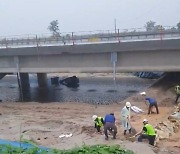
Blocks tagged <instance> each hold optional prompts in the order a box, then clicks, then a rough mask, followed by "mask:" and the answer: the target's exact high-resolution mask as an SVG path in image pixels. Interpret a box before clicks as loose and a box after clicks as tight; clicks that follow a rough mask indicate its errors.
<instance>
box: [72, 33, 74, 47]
mask: <svg viewBox="0 0 180 154" xmlns="http://www.w3.org/2000/svg"><path fill="white" fill-rule="evenodd" d="M72 43H73V45H74V33H73V32H72Z"/></svg>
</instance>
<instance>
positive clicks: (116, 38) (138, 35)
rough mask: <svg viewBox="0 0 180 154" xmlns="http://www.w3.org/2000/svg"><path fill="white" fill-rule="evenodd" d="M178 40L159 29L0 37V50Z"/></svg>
mask: <svg viewBox="0 0 180 154" xmlns="http://www.w3.org/2000/svg"><path fill="white" fill-rule="evenodd" d="M175 38H180V30H177V29H160V30H156V31H145V30H144V29H129V30H119V29H117V30H116V31H114V30H107V31H90V32H77V33H74V32H72V33H61V34H60V36H58V37H56V36H51V35H50V34H42V35H39V36H38V35H24V36H14V37H0V48H16V47H28V46H54V45H75V44H77V45H78V44H91V43H108V42H109V43H111V42H121V41H122V42H123V41H141V40H153V39H161V40H162V39H175Z"/></svg>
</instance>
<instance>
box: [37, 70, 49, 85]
mask: <svg viewBox="0 0 180 154" xmlns="http://www.w3.org/2000/svg"><path fill="white" fill-rule="evenodd" d="M37 79H38V85H39V87H47V74H46V73H37Z"/></svg>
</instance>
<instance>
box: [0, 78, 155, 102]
mask: <svg viewBox="0 0 180 154" xmlns="http://www.w3.org/2000/svg"><path fill="white" fill-rule="evenodd" d="M79 79H80V86H79V87H78V88H68V87H66V86H64V85H51V82H50V81H51V80H50V77H48V87H47V88H39V87H38V83H37V78H36V75H30V85H31V86H30V88H29V89H27V90H23V100H24V101H27V102H31V101H36V102H86V103H92V104H109V103H112V102H119V101H122V100H123V99H125V98H127V97H129V96H131V95H132V94H134V93H138V92H139V91H142V90H143V89H146V88H147V87H149V86H150V85H151V84H152V83H153V82H154V81H155V80H149V79H141V78H138V77H132V76H126V77H117V79H116V83H114V82H113V79H112V77H79ZM0 99H1V100H2V101H4V102H7V101H8V102H14V101H19V100H20V92H19V88H18V83H17V78H16V76H15V75H8V76H6V77H4V78H3V79H2V80H0Z"/></svg>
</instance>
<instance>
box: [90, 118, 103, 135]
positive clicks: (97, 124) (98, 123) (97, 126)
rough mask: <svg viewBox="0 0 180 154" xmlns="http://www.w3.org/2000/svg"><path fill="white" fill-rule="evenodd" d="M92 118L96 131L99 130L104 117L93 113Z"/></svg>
mask: <svg viewBox="0 0 180 154" xmlns="http://www.w3.org/2000/svg"><path fill="white" fill-rule="evenodd" d="M92 119H93V121H94V127H95V128H96V129H97V132H98V133H100V132H101V127H102V126H103V125H104V119H103V118H102V117H98V116H97V115H93V116H92Z"/></svg>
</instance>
